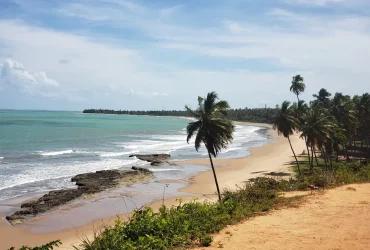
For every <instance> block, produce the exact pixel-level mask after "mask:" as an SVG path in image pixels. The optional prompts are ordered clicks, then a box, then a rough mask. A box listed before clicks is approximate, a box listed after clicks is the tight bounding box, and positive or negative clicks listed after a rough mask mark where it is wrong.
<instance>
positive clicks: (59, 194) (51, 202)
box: [6, 167, 152, 225]
mask: <svg viewBox="0 0 370 250" xmlns="http://www.w3.org/2000/svg"><path fill="white" fill-rule="evenodd" d="M151 173H152V172H151V171H150V170H148V169H144V168H138V167H133V168H132V170H125V171H120V170H103V171H97V172H95V173H86V174H79V175H76V176H75V177H73V178H72V179H71V181H73V182H76V185H77V189H62V190H55V191H50V192H49V193H48V194H45V195H44V196H43V197H41V198H39V199H38V200H34V201H29V202H26V203H23V204H22V205H21V208H22V210H20V211H17V212H15V213H14V214H12V215H10V216H7V217H6V219H7V220H8V221H9V222H10V223H11V224H12V225H15V224H20V223H22V222H23V221H24V220H25V219H28V218H31V217H33V216H36V215H37V214H40V213H44V212H46V211H49V210H50V209H52V208H55V207H57V206H60V205H63V204H65V203H67V202H69V201H72V200H74V199H76V198H79V197H81V196H82V195H84V194H94V193H97V192H101V191H104V190H107V189H111V188H114V187H117V186H119V185H123V184H131V183H133V182H136V181H139V180H143V179H145V178H146V177H149V176H150V175H151Z"/></svg>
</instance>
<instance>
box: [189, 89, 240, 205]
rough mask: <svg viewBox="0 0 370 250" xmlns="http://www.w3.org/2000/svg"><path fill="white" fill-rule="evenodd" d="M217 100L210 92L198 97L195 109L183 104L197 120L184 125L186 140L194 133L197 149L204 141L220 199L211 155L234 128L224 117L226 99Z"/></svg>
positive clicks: (216, 152) (218, 148) (227, 141)
mask: <svg viewBox="0 0 370 250" xmlns="http://www.w3.org/2000/svg"><path fill="white" fill-rule="evenodd" d="M217 100H218V96H217V93H216V92H210V93H208V95H207V97H206V98H205V99H204V98H202V97H200V96H199V97H198V108H197V109H196V110H192V109H190V108H189V107H188V106H185V109H186V110H187V112H188V113H189V114H191V116H192V117H194V118H195V119H196V120H197V121H195V122H190V123H189V125H188V126H187V127H186V131H187V134H188V136H187V138H186V141H187V142H188V143H189V140H190V139H191V138H192V137H193V135H195V134H196V136H195V149H196V150H197V151H198V150H199V148H200V146H201V144H202V143H204V145H205V147H206V149H207V152H208V157H209V161H210V162H211V166H212V171H213V177H214V179H215V184H216V189H217V194H218V199H219V201H221V192H220V188H219V185H218V181H217V176H216V171H215V168H214V166H213V161H212V155H213V157H217V154H218V153H219V152H221V150H222V149H224V148H226V146H227V144H229V143H230V142H231V141H232V140H233V132H234V130H235V128H234V125H233V124H232V122H231V121H230V120H228V119H225V118H224V117H225V116H226V115H227V112H228V109H229V104H228V103H227V102H226V101H217Z"/></svg>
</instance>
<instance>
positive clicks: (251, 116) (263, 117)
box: [83, 108, 276, 123]
mask: <svg viewBox="0 0 370 250" xmlns="http://www.w3.org/2000/svg"><path fill="white" fill-rule="evenodd" d="M83 112H84V113H90V114H117V115H152V116H188V117H189V116H191V115H190V114H189V113H188V112H187V111H181V110H158V111H154V110H151V111H128V110H111V109H85V110H84V111H83ZM275 113H276V108H253V109H249V108H245V109H230V110H229V112H228V114H227V118H228V119H230V120H233V121H244V122H262V123H271V122H272V118H273V117H274V115H275Z"/></svg>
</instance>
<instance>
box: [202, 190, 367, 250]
mask: <svg viewBox="0 0 370 250" xmlns="http://www.w3.org/2000/svg"><path fill="white" fill-rule="evenodd" d="M220 248H224V249H228V250H241V249H243V250H244V249H245V250H249V249H284V250H285V249H315V250H316V249H325V250H326V249H332V250H334V249H335V250H337V249H346V250H347V249H348V250H357V249H364V250H365V249H366V250H368V249H370V184H361V185H357V184H356V185H349V186H344V187H340V188H336V189H332V190H328V191H325V193H321V194H320V193H315V194H312V195H309V196H307V198H306V201H305V202H304V203H303V204H302V205H301V206H299V207H298V208H284V209H281V210H277V211H274V212H272V213H270V214H268V215H266V216H259V217H255V218H253V219H250V220H248V221H246V222H244V223H241V224H239V225H234V226H230V227H228V228H226V229H224V230H223V231H221V233H220V234H218V235H216V236H215V238H214V243H212V246H211V247H208V248H205V247H203V248H199V249H198V250H200V249H204V250H210V249H220Z"/></svg>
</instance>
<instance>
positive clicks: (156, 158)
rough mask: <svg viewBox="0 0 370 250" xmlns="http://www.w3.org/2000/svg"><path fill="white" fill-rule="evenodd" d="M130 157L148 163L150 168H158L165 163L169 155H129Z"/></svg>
mask: <svg viewBox="0 0 370 250" xmlns="http://www.w3.org/2000/svg"><path fill="white" fill-rule="evenodd" d="M130 157H136V158H138V159H139V160H142V161H147V162H150V163H151V164H150V165H152V166H158V165H160V164H162V163H163V162H165V161H167V160H168V159H169V158H170V157H171V155H169V154H149V155H130Z"/></svg>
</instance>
